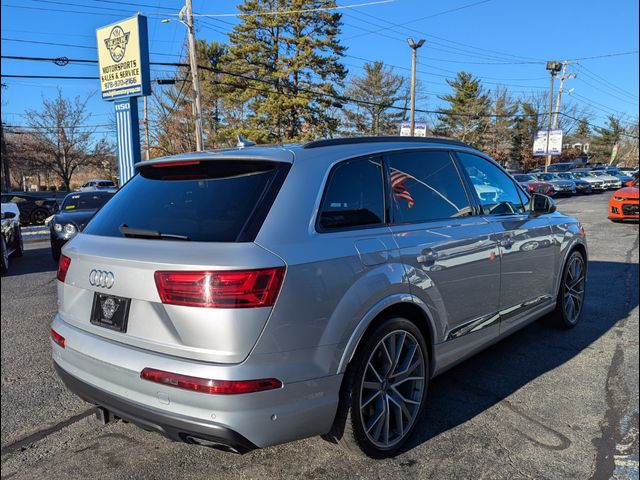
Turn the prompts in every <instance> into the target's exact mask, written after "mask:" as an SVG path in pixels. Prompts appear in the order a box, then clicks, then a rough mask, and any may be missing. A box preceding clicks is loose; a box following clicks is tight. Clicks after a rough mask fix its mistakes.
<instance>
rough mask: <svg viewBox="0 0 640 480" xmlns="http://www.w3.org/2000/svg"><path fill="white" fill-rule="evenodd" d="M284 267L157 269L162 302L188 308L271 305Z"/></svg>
mask: <svg viewBox="0 0 640 480" xmlns="http://www.w3.org/2000/svg"><path fill="white" fill-rule="evenodd" d="M284 271H285V269H284V267H275V268H263V269H260V270H237V271H216V272H190V271H184V272H181V271H176V272H162V271H160V272H156V273H155V280H156V287H157V288H158V293H159V294H160V299H161V300H162V303H166V304H169V305H184V306H189V307H210V308H252V307H270V306H272V305H273V304H274V303H275V301H276V298H277V297H278V293H279V291H280V286H281V285H282V279H283V278H284Z"/></svg>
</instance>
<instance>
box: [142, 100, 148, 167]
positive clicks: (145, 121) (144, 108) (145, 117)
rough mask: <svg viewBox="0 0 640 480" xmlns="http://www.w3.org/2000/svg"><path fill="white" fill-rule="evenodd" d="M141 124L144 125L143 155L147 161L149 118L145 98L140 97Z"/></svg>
mask: <svg viewBox="0 0 640 480" xmlns="http://www.w3.org/2000/svg"><path fill="white" fill-rule="evenodd" d="M142 112H143V113H142V123H143V124H144V154H145V158H144V159H145V160H149V117H148V111H147V96H146V95H145V96H144V97H142Z"/></svg>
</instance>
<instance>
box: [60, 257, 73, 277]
mask: <svg viewBox="0 0 640 480" xmlns="http://www.w3.org/2000/svg"><path fill="white" fill-rule="evenodd" d="M69 265H71V259H70V258H69V257H67V256H66V255H60V261H59V262H58V275H57V278H58V280H60V281H61V282H64V279H65V278H67V271H68V270H69Z"/></svg>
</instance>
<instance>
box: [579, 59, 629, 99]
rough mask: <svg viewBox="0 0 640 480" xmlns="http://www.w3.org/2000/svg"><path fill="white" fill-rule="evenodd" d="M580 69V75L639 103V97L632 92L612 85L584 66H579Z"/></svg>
mask: <svg viewBox="0 0 640 480" xmlns="http://www.w3.org/2000/svg"><path fill="white" fill-rule="evenodd" d="M578 68H579V71H580V73H581V74H582V75H586V76H587V77H588V78H591V79H592V80H593V81H595V82H597V83H599V84H600V85H603V86H604V87H606V88H608V89H609V90H610V91H612V92H615V93H617V94H620V95H625V96H628V97H630V98H632V99H633V100H636V101H638V96H637V95H634V94H632V93H631V92H628V91H627V90H624V89H622V88H620V87H618V86H616V85H614V84H613V83H611V82H610V81H608V80H607V79H605V78H603V77H601V76H600V75H597V74H596V73H595V72H592V71H591V70H589V69H588V68H587V67H585V66H584V65H580V64H578Z"/></svg>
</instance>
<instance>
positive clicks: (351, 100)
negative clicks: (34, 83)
mask: <svg viewBox="0 0 640 480" xmlns="http://www.w3.org/2000/svg"><path fill="white" fill-rule="evenodd" d="M2 58H4V56H2ZM93 62H97V60H93ZM150 63H151V65H159V66H174V67H184V68H186V67H188V66H189V64H187V63H178V62H150ZM198 68H200V69H203V70H206V71H210V72H213V73H221V74H223V75H228V76H231V77H236V78H240V79H242V80H245V81H248V82H257V83H263V84H267V85H269V86H272V87H273V86H276V87H277V86H280V87H284V88H289V89H290V90H291V87H289V86H288V85H286V84H283V83H276V82H273V81H269V80H266V79H258V78H252V77H249V76H247V75H243V74H239V73H235V72H227V71H224V70H220V69H215V68H212V67H207V66H202V65H198ZM2 77H7V78H53V79H56V78H65V79H94V80H97V79H98V77H73V76H69V77H61V76H46V75H38V76H35V75H10V74H2ZM213 82H214V83H218V84H221V85H228V86H233V87H236V88H243V89H249V90H254V91H261V92H263V93H273V90H265V89H257V88H256V87H253V86H251V85H246V84H239V83H231V82H228V81H225V82H223V81H220V80H216V79H213ZM278 93H279V94H281V95H284V96H289V97H296V96H298V95H300V96H304V97H306V98H309V99H310V100H317V99H318V96H324V97H327V98H331V99H333V100H336V101H338V102H343V103H355V104H360V105H369V106H376V107H384V108H388V109H394V110H402V111H406V108H404V107H400V106H397V105H394V104H382V103H378V102H370V101H365V100H358V99H355V98H350V97H347V96H344V95H338V94H331V93H327V92H322V91H317V90H312V89H309V88H304V87H298V88H297V89H296V91H295V92H294V93H286V92H278ZM310 95H311V96H310ZM415 111H416V112H418V113H425V114H434V115H449V116H457V117H469V118H507V117H509V118H510V117H515V116H519V117H539V116H544V115H547V114H546V113H531V114H524V113H519V114H517V115H512V114H488V113H483V114H479V113H453V112H449V111H447V110H427V109H416V110H415ZM557 113H558V115H562V116H564V117H567V118H570V119H573V120H575V121H581V119H577V118H575V117H573V116H571V115H569V114H566V113H563V112H557ZM590 126H592V127H593V128H603V127H600V126H596V125H592V124H590ZM623 135H625V136H628V137H631V138H638V136H634V135H631V134H627V133H623Z"/></svg>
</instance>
